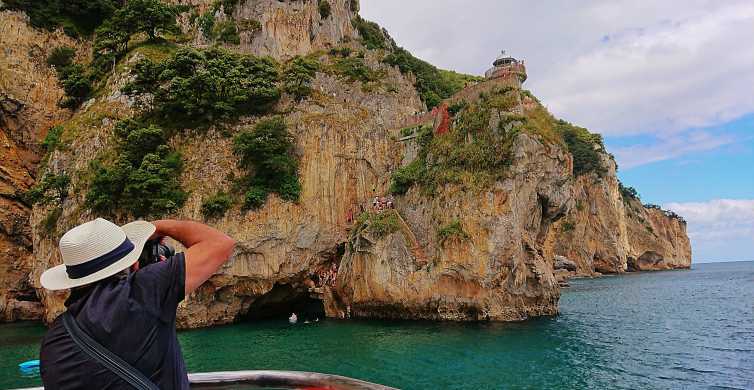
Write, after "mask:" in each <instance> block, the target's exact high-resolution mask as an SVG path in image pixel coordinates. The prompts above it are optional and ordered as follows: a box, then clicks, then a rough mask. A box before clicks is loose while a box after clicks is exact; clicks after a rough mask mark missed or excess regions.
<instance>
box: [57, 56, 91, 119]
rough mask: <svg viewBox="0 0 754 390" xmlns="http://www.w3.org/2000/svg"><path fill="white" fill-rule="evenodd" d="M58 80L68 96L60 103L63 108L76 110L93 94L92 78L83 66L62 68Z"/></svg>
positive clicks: (75, 65) (73, 65)
mask: <svg viewBox="0 0 754 390" xmlns="http://www.w3.org/2000/svg"><path fill="white" fill-rule="evenodd" d="M58 80H59V81H60V85H61V86H62V87H63V90H64V91H65V94H66V98H65V99H63V100H62V101H61V102H60V106H61V107H65V108H71V109H73V108H76V107H78V106H80V105H81V103H83V102H84V101H86V100H87V99H88V98H89V95H90V94H91V93H92V88H93V87H92V81H93V80H92V76H91V75H90V74H88V73H87V72H86V69H85V68H84V66H83V65H81V64H71V65H68V66H66V67H63V68H61V69H60V70H59V71H58Z"/></svg>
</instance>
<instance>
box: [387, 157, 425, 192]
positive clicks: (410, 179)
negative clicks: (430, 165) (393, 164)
mask: <svg viewBox="0 0 754 390" xmlns="http://www.w3.org/2000/svg"><path fill="white" fill-rule="evenodd" d="M425 165H426V164H425V162H424V161H423V160H422V159H416V160H414V161H412V162H411V163H410V164H408V165H406V166H405V167H403V168H399V169H397V170H396V171H395V172H393V177H392V181H391V183H390V193H391V194H395V195H403V194H405V193H406V192H408V190H409V189H410V188H411V186H413V185H414V184H416V183H419V182H420V181H421V180H422V179H423V174H424V172H425V170H426V167H425Z"/></svg>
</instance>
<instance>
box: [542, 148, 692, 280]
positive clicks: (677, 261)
mask: <svg viewBox="0 0 754 390" xmlns="http://www.w3.org/2000/svg"><path fill="white" fill-rule="evenodd" d="M603 165H604V166H606V167H608V170H607V174H605V175H604V176H603V177H597V176H596V175H585V176H581V177H579V178H577V180H576V183H575V186H574V201H575V207H574V208H572V209H571V210H570V212H569V213H568V215H567V216H566V217H565V218H563V219H562V220H561V221H560V222H559V223H558V225H557V229H556V230H557V236H556V238H555V240H554V241H553V244H554V245H553V250H554V252H555V254H556V255H560V256H564V257H566V258H568V259H570V260H572V261H574V262H575V263H576V264H577V266H578V270H577V271H576V273H577V274H580V275H593V274H594V272H599V273H603V274H614V273H622V272H626V271H654V270H666V269H677V268H689V267H690V266H691V243H690V241H689V238H688V236H687V234H686V224H685V222H682V221H681V220H679V219H677V218H671V217H668V216H666V215H665V214H664V213H663V212H662V211H661V210H656V209H649V208H646V207H645V206H644V205H642V203H641V202H640V201H638V200H637V199H630V198H626V199H624V196H623V195H622V194H621V191H620V187H619V182H618V179H617V176H616V168H615V162H614V161H612V159H610V158H608V157H607V156H604V155H603Z"/></svg>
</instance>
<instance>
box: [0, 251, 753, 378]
mask: <svg viewBox="0 0 754 390" xmlns="http://www.w3.org/2000/svg"><path fill="white" fill-rule="evenodd" d="M560 308H561V315H560V316H558V317H556V318H546V319H539V320H533V321H527V322H524V323H517V324H489V323H482V324H453V323H431V322H381V321H352V322H343V321H332V320H328V321H322V322H319V323H317V324H309V325H304V324H299V325H296V326H290V325H288V324H287V323H286V322H285V321H268V322H257V323H245V324H237V325H232V326H226V327H219V328H213V329H205V330H196V331H188V332H181V333H180V334H179V338H180V340H181V345H182V346H183V351H184V355H185V358H186V363H187V365H188V367H189V370H190V371H192V372H207V371H221V370H223V371H224V370H242V369H256V370H260V369H274V370H302V371H318V372H325V373H332V374H339V375H346V376H350V377H355V378H359V379H364V380H368V381H373V382H379V383H383V384H387V385H391V386H395V387H401V388H404V389H500V388H509V389H518V388H548V389H574V388H593V389H668V388H684V389H696V388H705V389H706V388H735V389H752V388H754V263H752V262H747V263H724V264H699V265H695V266H694V269H693V270H691V271H672V272H658V273H644V274H631V275H625V276H619V277H605V278H601V279H584V280H577V281H573V283H572V287H571V288H569V289H565V290H563V296H562V298H561V302H560ZM43 334H44V327H42V326H41V325H39V324H35V323H21V324H10V325H2V326H0V388H9V387H22V386H34V385H39V379H38V378H37V377H23V376H22V375H21V374H20V372H19V371H18V368H17V364H18V363H19V362H21V361H24V360H27V359H33V358H35V356H36V354H37V349H38V343H39V339H40V338H41V336H42V335H43Z"/></svg>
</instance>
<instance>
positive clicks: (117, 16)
mask: <svg viewBox="0 0 754 390" xmlns="http://www.w3.org/2000/svg"><path fill="white" fill-rule="evenodd" d="M186 9H187V6H183V5H177V6H173V5H169V4H165V3H163V2H162V1H160V0H129V1H127V2H125V4H124V6H123V7H122V8H120V9H118V10H117V11H115V12H114V14H113V16H112V17H111V18H109V19H108V20H106V21H105V22H104V23H102V25H101V26H99V28H97V31H96V37H95V40H94V46H93V52H94V59H93V62H92V74H93V75H94V76H96V77H98V78H99V77H101V76H103V75H104V74H106V73H107V72H108V70H110V68H111V67H112V66H114V64H115V62H116V61H117V60H118V59H120V58H121V56H122V55H123V54H124V53H125V52H126V50H127V49H128V42H129V40H130V39H131V37H132V36H133V35H135V34H139V33H143V34H146V35H147V36H148V37H149V40H150V41H154V40H156V39H157V37H158V35H161V34H164V33H177V32H179V31H180V28H179V27H178V24H177V23H176V21H175V18H176V16H177V15H178V14H179V13H180V12H183V11H185V10H186Z"/></svg>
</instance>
